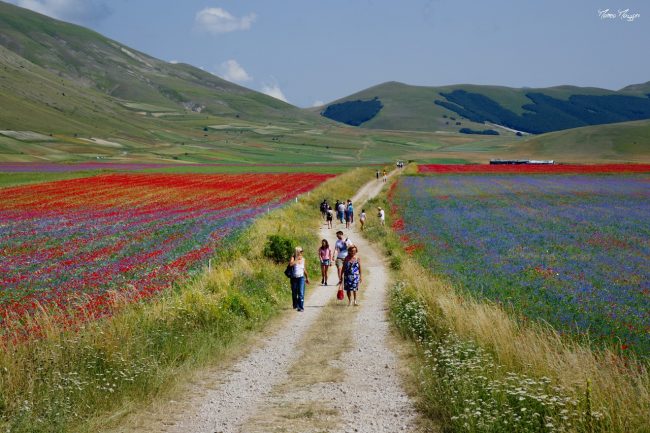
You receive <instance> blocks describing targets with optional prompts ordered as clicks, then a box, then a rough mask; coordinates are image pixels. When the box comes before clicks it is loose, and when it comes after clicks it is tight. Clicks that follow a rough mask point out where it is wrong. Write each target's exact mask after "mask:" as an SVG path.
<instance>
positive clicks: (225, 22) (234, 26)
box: [195, 8, 257, 34]
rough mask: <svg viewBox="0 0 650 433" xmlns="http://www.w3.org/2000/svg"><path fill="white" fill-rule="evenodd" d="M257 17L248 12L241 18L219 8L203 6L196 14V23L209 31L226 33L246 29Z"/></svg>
mask: <svg viewBox="0 0 650 433" xmlns="http://www.w3.org/2000/svg"><path fill="white" fill-rule="evenodd" d="M256 18H257V17H256V16H255V14H248V15H246V16H243V17H241V18H237V17H235V16H233V15H232V14H231V13H230V12H228V11H226V10H224V9H221V8H205V9H203V10H201V11H199V12H198V13H197V14H196V18H195V21H196V24H197V25H198V26H199V28H200V29H202V30H205V31H207V32H209V33H213V34H218V33H228V32H234V31H236V30H248V29H250V28H251V25H252V24H253V22H255V19H256Z"/></svg>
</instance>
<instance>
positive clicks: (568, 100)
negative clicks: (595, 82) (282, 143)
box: [320, 82, 650, 133]
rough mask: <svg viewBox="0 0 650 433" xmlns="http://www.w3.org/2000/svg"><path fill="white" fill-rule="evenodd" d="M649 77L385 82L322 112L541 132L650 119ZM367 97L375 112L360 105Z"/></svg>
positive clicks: (347, 118) (401, 125) (399, 124)
mask: <svg viewBox="0 0 650 433" xmlns="http://www.w3.org/2000/svg"><path fill="white" fill-rule="evenodd" d="M649 95H650V82H648V83H645V84H638V85H632V86H628V87H626V88H624V89H621V90H620V91H617V92H616V91H612V90H606V89H597V88H583V87H575V86H558V87H550V88H541V89H536V88H521V89H515V88H509V87H499V86H478V85H455V86H444V87H424V86H409V85H406V84H402V83H397V82H389V83H384V84H381V85H378V86H375V87H371V88H369V89H366V90H363V91H361V92H358V93H356V94H354V95H351V96H348V97H346V98H343V99H340V100H338V101H335V102H333V103H331V104H328V105H327V106H326V107H324V108H322V109H321V110H320V111H321V113H322V114H323V115H324V116H326V117H329V118H331V119H333V120H337V121H341V122H344V123H347V124H350V125H361V126H363V127H365V128H376V129H397V130H398V129H406V130H416V131H436V130H442V131H460V130H461V129H463V128H468V129H470V130H474V131H476V130H485V129H486V124H488V125H489V126H491V127H492V129H493V130H496V131H498V132H499V133H503V131H504V129H503V128H499V126H501V127H506V128H509V129H512V130H515V131H523V132H526V133H544V132H552V131H557V130H563V129H570V128H576V127H582V126H588V125H598V124H606V123H617V122H626V121H631V120H641V119H650V97H649ZM370 101H375V104H381V107H382V108H381V109H380V110H379V111H378V112H374V113H370V114H371V115H369V113H365V112H363V111H362V110H359V107H361V106H362V105H363V104H365V105H367V104H368V103H369V102H370Z"/></svg>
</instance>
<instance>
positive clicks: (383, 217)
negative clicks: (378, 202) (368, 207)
mask: <svg viewBox="0 0 650 433" xmlns="http://www.w3.org/2000/svg"><path fill="white" fill-rule="evenodd" d="M377 216H378V217H379V224H380V225H382V226H383V225H386V212H385V211H384V210H383V209H382V208H380V207H378V208H377Z"/></svg>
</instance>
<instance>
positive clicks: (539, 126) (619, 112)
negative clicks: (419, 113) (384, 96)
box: [435, 90, 650, 134]
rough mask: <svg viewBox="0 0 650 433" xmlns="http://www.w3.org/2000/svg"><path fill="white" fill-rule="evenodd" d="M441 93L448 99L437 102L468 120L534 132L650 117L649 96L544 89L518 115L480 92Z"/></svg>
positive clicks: (528, 95) (532, 96) (532, 94)
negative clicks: (560, 94) (562, 93)
mask: <svg viewBox="0 0 650 433" xmlns="http://www.w3.org/2000/svg"><path fill="white" fill-rule="evenodd" d="M441 95H442V96H444V97H445V98H446V99H447V100H446V101H443V100H436V101H435V104H437V105H440V106H442V107H445V108H447V109H449V110H451V111H454V112H455V113H458V114H459V115H460V116H463V117H465V118H467V119H469V120H472V121H474V122H478V123H484V122H491V123H496V124H499V125H503V126H507V127H508V128H512V129H516V130H519V131H524V132H530V133H533V134H541V133H544V132H551V131H559V130H562V129H569V128H577V127H580V126H588V125H600V124H604V123H615V122H627V121H632V120H641V119H649V118H650V97H645V98H643V97H637V96H628V95H572V96H570V97H569V99H568V100H561V99H556V98H553V97H551V96H548V95H545V94H543V93H527V94H526V96H527V97H528V99H530V100H531V101H532V104H526V105H524V106H523V107H522V108H523V109H524V110H527V112H525V113H523V114H522V115H517V114H515V113H513V112H512V111H510V110H508V109H506V108H504V107H502V106H501V105H500V104H499V103H498V102H496V101H494V100H492V99H490V98H488V97H487V96H485V95H482V94H480V93H472V92H467V91H465V90H454V91H453V92H450V93H441ZM648 96H650V95H648Z"/></svg>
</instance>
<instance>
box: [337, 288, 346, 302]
mask: <svg viewBox="0 0 650 433" xmlns="http://www.w3.org/2000/svg"><path fill="white" fill-rule="evenodd" d="M344 297H345V295H344V294H343V289H339V291H338V292H336V299H338V300H339V301H340V300H342V299H343V298H344Z"/></svg>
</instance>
